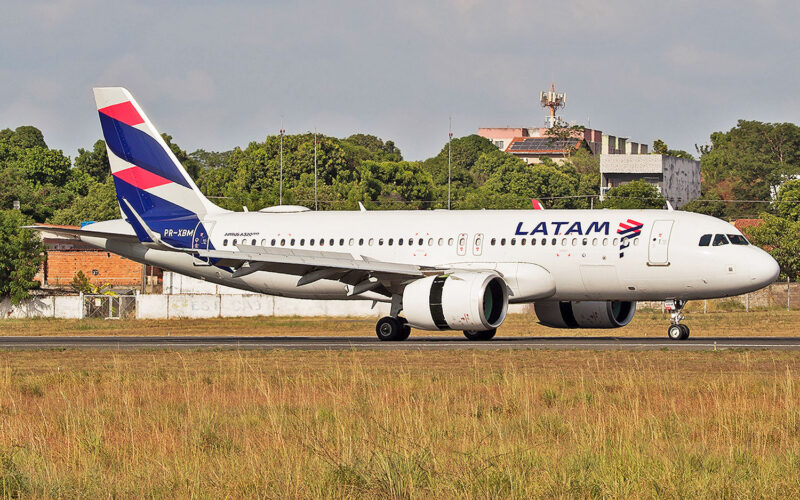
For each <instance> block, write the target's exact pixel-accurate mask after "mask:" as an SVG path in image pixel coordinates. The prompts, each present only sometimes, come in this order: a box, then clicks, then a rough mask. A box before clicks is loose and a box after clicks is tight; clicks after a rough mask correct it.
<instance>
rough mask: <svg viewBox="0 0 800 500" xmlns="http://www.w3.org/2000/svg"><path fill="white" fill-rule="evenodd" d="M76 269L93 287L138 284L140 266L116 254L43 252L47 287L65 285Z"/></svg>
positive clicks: (70, 279) (140, 276) (140, 272)
mask: <svg viewBox="0 0 800 500" xmlns="http://www.w3.org/2000/svg"><path fill="white" fill-rule="evenodd" d="M79 270H80V271H83V274H85V275H86V277H87V278H89V280H91V282H92V283H94V284H95V285H105V284H106V283H109V284H111V285H133V286H139V285H141V284H142V265H141V264H139V263H138V262H134V261H132V260H130V259H125V258H123V257H120V256H119V255H116V254H113V253H109V252H102V251H50V252H47V262H46V263H45V275H46V276H45V278H46V280H47V284H48V285H51V286H56V285H69V284H70V283H71V282H72V277H73V276H75V274H76V273H77V272H78V271H79ZM95 270H96V271H97V274H96V275H95V274H94V272H93V271H95Z"/></svg>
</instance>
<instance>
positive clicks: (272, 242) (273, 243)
mask: <svg viewBox="0 0 800 500" xmlns="http://www.w3.org/2000/svg"><path fill="white" fill-rule="evenodd" d="M269 244H270V245H272V246H275V238H272V241H271V242H270V243H269ZM312 245H313V243H312Z"/></svg>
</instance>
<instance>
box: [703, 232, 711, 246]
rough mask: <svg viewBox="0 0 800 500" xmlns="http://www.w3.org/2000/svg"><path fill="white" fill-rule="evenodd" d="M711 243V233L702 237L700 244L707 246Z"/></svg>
mask: <svg viewBox="0 0 800 500" xmlns="http://www.w3.org/2000/svg"><path fill="white" fill-rule="evenodd" d="M710 243H711V235H710V234H704V235H703V236H701V237H700V246H701V247H707V246H708V245H709V244H710Z"/></svg>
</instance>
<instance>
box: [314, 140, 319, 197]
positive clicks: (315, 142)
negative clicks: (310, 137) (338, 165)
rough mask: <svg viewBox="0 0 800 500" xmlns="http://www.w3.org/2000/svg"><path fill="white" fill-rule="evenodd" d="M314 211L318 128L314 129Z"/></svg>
mask: <svg viewBox="0 0 800 500" xmlns="http://www.w3.org/2000/svg"><path fill="white" fill-rule="evenodd" d="M314 210H319V208H318V207H317V128H316V127H314Z"/></svg>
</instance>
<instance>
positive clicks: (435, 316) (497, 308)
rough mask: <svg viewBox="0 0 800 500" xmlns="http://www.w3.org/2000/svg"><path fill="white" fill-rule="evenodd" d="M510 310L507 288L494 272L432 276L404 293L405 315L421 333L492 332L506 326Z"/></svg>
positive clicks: (407, 288) (461, 272)
mask: <svg viewBox="0 0 800 500" xmlns="http://www.w3.org/2000/svg"><path fill="white" fill-rule="evenodd" d="M507 311H508V286H507V285H506V283H505V281H503V278H501V277H500V276H499V275H498V274H496V273H492V272H470V271H459V272H454V273H452V274H445V275H442V276H429V277H427V278H422V279H419V280H417V281H414V282H413V283H410V284H408V285H406V288H405V290H404V291H403V315H404V316H405V318H406V320H408V324H409V325H410V326H412V327H414V328H419V329H422V330H448V329H452V330H471V331H485V330H491V329H494V328H497V327H498V326H500V324H501V323H503V320H505V319H506V312H507Z"/></svg>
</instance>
